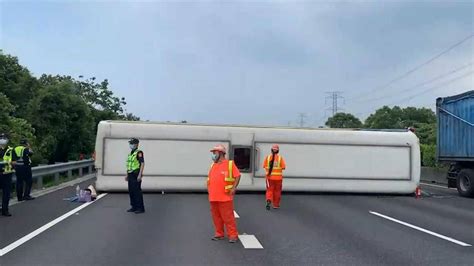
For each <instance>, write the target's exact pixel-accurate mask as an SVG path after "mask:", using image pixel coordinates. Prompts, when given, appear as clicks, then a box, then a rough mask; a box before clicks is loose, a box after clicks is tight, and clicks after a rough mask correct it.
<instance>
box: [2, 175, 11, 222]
mask: <svg viewBox="0 0 474 266" xmlns="http://www.w3.org/2000/svg"><path fill="white" fill-rule="evenodd" d="M12 175H13V174H0V186H1V188H2V192H3V196H2V214H6V213H8V204H9V203H10V193H11V189H12Z"/></svg>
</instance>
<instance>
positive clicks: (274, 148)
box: [272, 144, 280, 151]
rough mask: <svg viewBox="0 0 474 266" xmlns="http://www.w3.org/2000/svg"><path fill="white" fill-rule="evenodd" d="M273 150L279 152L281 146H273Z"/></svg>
mask: <svg viewBox="0 0 474 266" xmlns="http://www.w3.org/2000/svg"><path fill="white" fill-rule="evenodd" d="M272 150H276V151H279V150H280V146H278V144H273V146H272Z"/></svg>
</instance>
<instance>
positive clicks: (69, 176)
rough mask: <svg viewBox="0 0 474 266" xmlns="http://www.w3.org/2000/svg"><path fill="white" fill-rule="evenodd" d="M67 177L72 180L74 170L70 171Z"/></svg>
mask: <svg viewBox="0 0 474 266" xmlns="http://www.w3.org/2000/svg"><path fill="white" fill-rule="evenodd" d="M67 177H68V178H69V179H71V178H72V170H68V171H67Z"/></svg>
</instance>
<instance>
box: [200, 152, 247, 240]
mask: <svg viewBox="0 0 474 266" xmlns="http://www.w3.org/2000/svg"><path fill="white" fill-rule="evenodd" d="M211 152H212V160H213V161H214V163H213V164H212V165H211V168H210V170H209V176H208V178H207V190H208V193H209V203H210V205H211V215H212V220H213V223H214V228H215V234H214V237H213V238H212V240H214V241H217V240H223V239H224V225H225V229H226V231H227V237H228V238H229V243H236V242H237V240H238V239H239V233H238V232H237V224H236V222H235V217H234V195H235V191H236V189H237V186H238V185H239V182H240V171H239V169H238V168H237V166H236V165H235V163H234V162H233V161H231V160H227V159H226V158H225V155H226V148H225V147H224V145H217V146H215V147H214V148H212V149H211Z"/></svg>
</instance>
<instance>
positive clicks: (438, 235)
mask: <svg viewBox="0 0 474 266" xmlns="http://www.w3.org/2000/svg"><path fill="white" fill-rule="evenodd" d="M369 212H370V213H371V214H373V215H376V216H379V217H381V218H384V219H387V220H390V221H392V222H395V223H398V224H401V225H404V226H407V227H410V228H412V229H415V230H418V231H421V232H423V233H427V234H430V235H432V236H435V237H438V238H441V239H444V240H447V241H449V242H452V243H454V244H458V245H460V246H463V247H470V246H471V245H470V244H467V243H464V242H462V241H459V240H456V239H454V238H451V237H447V236H444V235H441V234H438V233H435V232H432V231H429V230H426V229H423V228H421V227H418V226H416V225H412V224H409V223H406V222H403V221H400V220H397V219H395V218H392V217H389V216H386V215H383V214H380V213H378V212H373V211H369Z"/></svg>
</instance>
